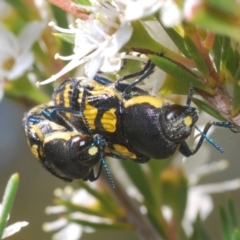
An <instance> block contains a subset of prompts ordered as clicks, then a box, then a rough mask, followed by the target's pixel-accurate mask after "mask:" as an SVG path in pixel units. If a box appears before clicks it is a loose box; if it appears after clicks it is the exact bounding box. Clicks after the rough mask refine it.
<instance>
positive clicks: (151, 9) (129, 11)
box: [117, 0, 164, 21]
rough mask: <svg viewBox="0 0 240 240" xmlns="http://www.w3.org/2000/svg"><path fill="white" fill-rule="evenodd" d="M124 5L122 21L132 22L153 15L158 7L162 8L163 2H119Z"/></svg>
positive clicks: (121, 0)
mask: <svg viewBox="0 0 240 240" xmlns="http://www.w3.org/2000/svg"><path fill="white" fill-rule="evenodd" d="M117 2H120V3H122V4H124V5H125V7H126V9H125V11H124V16H123V19H122V21H133V20H136V19H141V18H144V17H147V16H149V15H151V14H153V13H155V12H156V11H157V10H158V9H159V8H160V7H162V6H163V4H164V1H163V0H137V1H132V0H119V1H117Z"/></svg>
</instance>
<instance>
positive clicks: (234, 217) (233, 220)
mask: <svg viewBox="0 0 240 240" xmlns="http://www.w3.org/2000/svg"><path fill="white" fill-rule="evenodd" d="M228 212H229V216H230V221H231V224H232V229H235V228H237V227H238V220H237V215H236V210H235V207H234V203H233V200H232V198H230V197H229V198H228Z"/></svg>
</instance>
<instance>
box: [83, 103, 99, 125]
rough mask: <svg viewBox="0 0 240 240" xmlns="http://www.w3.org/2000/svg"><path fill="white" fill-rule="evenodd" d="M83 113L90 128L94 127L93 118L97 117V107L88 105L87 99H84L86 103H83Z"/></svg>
mask: <svg viewBox="0 0 240 240" xmlns="http://www.w3.org/2000/svg"><path fill="white" fill-rule="evenodd" d="M83 114H84V115H85V117H86V119H87V121H88V124H89V125H90V127H91V129H96V126H95V118H96V117H97V114H98V109H97V108H95V107H92V106H90V105H89V104H87V101H86V105H85V109H84V111H83Z"/></svg>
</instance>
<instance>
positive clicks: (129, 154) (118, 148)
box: [113, 144, 137, 159]
mask: <svg viewBox="0 0 240 240" xmlns="http://www.w3.org/2000/svg"><path fill="white" fill-rule="evenodd" d="M113 147H114V149H115V150H116V151H117V152H119V153H121V154H122V155H124V156H126V157H129V158H131V159H136V158H137V156H136V155H135V154H134V153H132V152H129V150H128V149H127V148H126V147H124V146H122V145H120V144H113Z"/></svg>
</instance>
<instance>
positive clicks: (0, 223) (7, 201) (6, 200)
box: [0, 173, 19, 239]
mask: <svg viewBox="0 0 240 240" xmlns="http://www.w3.org/2000/svg"><path fill="white" fill-rule="evenodd" d="M18 184H19V175H18V174H17V173H15V174H13V175H12V176H11V177H10V179H9V181H8V183H7V186H6V188H5V191H4V195H3V200H2V212H1V214H0V239H2V235H3V232H4V228H5V226H6V223H7V217H8V214H9V213H10V211H11V209H12V205H13V202H14V198H15V195H16V192H17V188H18Z"/></svg>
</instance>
